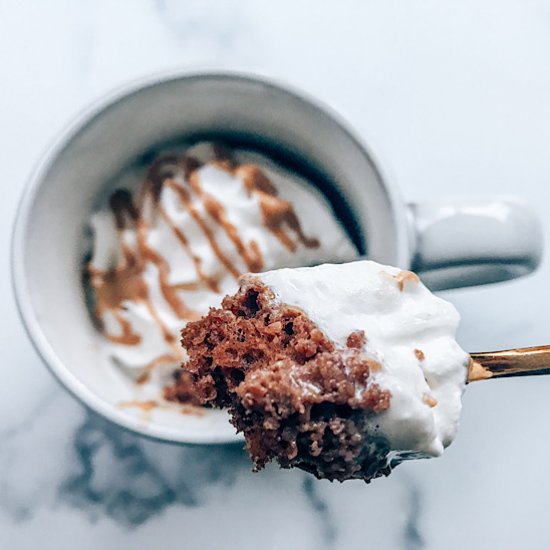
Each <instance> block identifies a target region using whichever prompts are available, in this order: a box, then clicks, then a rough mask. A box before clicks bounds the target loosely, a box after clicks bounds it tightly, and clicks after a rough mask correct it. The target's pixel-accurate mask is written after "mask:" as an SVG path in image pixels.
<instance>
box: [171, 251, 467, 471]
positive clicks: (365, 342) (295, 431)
mask: <svg viewBox="0 0 550 550" xmlns="http://www.w3.org/2000/svg"><path fill="white" fill-rule="evenodd" d="M458 322H459V315H458V313H457V311H456V309H455V308H454V306H452V305H451V304H450V303H448V302H446V301H444V300H442V299H440V298H438V297H436V296H434V295H433V294H432V293H431V292H430V291H429V290H428V289H427V288H426V287H425V286H424V285H423V284H422V283H421V282H420V280H419V278H418V277H417V276H416V275H415V274H414V273H412V272H410V271H401V270H399V269H397V268H394V267H389V266H384V265H380V264H378V263H375V262H371V261H357V262H351V263H347V264H342V265H330V264H327V265H320V266H317V267H311V268H298V269H280V270H276V271H270V272H267V273H262V274H256V275H253V274H249V275H245V276H243V277H242V278H241V280H240V289H239V290H238V292H237V293H236V294H235V295H233V296H228V297H226V298H225V299H224V300H223V305H222V308H221V309H212V310H211V311H210V313H209V314H208V315H207V316H206V317H204V318H203V319H201V320H199V321H196V322H192V323H189V324H188V325H187V326H186V328H185V329H184V330H183V333H182V335H183V339H182V343H183V345H184V347H185V348H186V349H187V352H188V354H189V359H188V361H187V363H185V364H184V368H185V369H186V370H187V372H189V373H191V374H192V376H193V377H194V378H195V380H196V391H197V393H198V395H199V398H200V399H201V401H202V402H203V403H211V404H213V405H216V406H218V407H227V408H228V409H229V411H230V413H231V415H232V422H233V424H234V425H235V427H236V428H237V430H238V431H240V432H243V434H244V436H245V439H246V445H247V448H248V451H249V453H250V455H251V457H252V459H253V461H254V463H255V467H256V469H259V468H261V467H263V466H264V465H265V464H266V463H267V462H268V461H270V460H271V459H274V458H275V459H277V460H278V462H279V463H280V464H281V466H283V467H284V468H289V467H293V466H296V467H298V468H302V469H304V470H306V471H309V472H311V473H313V474H314V475H316V476H317V477H319V478H328V479H331V480H333V479H336V480H340V481H343V480H345V479H351V478H360V479H364V480H366V481H370V480H371V479H373V478H376V477H379V476H382V475H387V474H389V473H390V471H391V470H392V469H393V468H394V467H395V466H396V465H397V464H399V463H400V462H401V461H403V460H406V459H409V458H420V457H434V456H439V455H441V453H442V452H443V450H444V448H445V447H446V446H448V445H449V444H450V443H451V442H452V440H453V438H454V437H455V434H456V431H457V427H458V421H459V416H460V410H461V396H462V392H463V390H464V387H465V383H466V377H467V366H468V363H469V356H468V354H467V353H466V352H465V351H463V350H462V349H461V348H460V347H459V345H458V344H457V342H456V340H455V333H456V329H457V325H458Z"/></svg>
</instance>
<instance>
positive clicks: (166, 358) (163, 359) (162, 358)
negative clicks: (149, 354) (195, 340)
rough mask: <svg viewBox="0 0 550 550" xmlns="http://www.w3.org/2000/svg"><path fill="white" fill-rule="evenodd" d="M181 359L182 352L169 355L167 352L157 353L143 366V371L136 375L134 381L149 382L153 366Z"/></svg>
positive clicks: (138, 382) (176, 361)
mask: <svg viewBox="0 0 550 550" xmlns="http://www.w3.org/2000/svg"><path fill="white" fill-rule="evenodd" d="M182 359H183V354H182V353H178V354H177V355H170V354H169V353H166V354H164V355H159V356H158V357H156V358H155V359H153V360H152V361H150V362H149V363H148V364H147V365H146V366H145V368H144V369H143V373H142V374H141V375H140V376H139V377H138V379H137V380H136V383H137V384H145V383H146V382H149V379H150V378H151V372H152V371H153V370H154V369H155V367H158V366H159V365H163V364H165V363H181V361H182Z"/></svg>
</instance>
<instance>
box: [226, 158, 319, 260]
mask: <svg viewBox="0 0 550 550" xmlns="http://www.w3.org/2000/svg"><path fill="white" fill-rule="evenodd" d="M235 173H236V175H237V176H240V177H241V178H242V179H243V181H244V185H245V187H246V190H247V191H248V192H249V193H252V194H254V195H255V196H256V197H257V199H258V201H259V205H260V209H261V211H262V216H263V221H264V226H265V227H266V228H267V229H268V230H269V231H271V233H273V235H275V237H277V239H279V241H281V243H282V244H283V245H284V246H285V247H286V248H287V249H288V250H290V251H291V252H294V251H295V250H296V242H295V241H293V240H292V238H291V236H290V235H289V234H287V232H286V231H285V227H288V228H289V229H290V230H291V231H293V232H294V233H295V234H296V237H297V238H298V241H299V242H301V243H302V244H303V245H304V246H305V247H306V248H319V246H320V243H319V240H318V239H315V238H310V237H307V236H306V235H305V234H304V232H303V230H302V226H301V224H300V220H299V219H298V216H297V215H296V212H295V211H294V207H293V206H292V203H291V202H289V201H285V200H283V199H281V198H280V197H278V191H277V188H276V187H275V186H274V185H273V184H272V183H271V181H270V180H269V179H268V178H267V176H266V175H265V174H264V173H263V172H262V170H261V169H260V168H259V167H258V166H256V165H254V164H243V165H241V166H239V167H238V168H237V169H236V170H235Z"/></svg>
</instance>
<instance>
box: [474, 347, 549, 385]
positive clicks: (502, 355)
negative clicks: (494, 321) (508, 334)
mask: <svg viewBox="0 0 550 550" xmlns="http://www.w3.org/2000/svg"><path fill="white" fill-rule="evenodd" d="M470 357H471V361H470V365H469V368H468V382H475V381H477V380H485V379H487V378H504V377H505V376H528V375H533V374H550V346H537V347H534V348H517V349H509V350H504V351H489V352H484V353H472V354H470Z"/></svg>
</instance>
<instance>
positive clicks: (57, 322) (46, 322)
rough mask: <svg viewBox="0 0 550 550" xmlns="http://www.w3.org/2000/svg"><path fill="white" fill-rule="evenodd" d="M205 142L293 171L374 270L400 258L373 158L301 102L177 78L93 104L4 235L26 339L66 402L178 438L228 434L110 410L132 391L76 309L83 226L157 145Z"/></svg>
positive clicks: (42, 170) (189, 420)
mask: <svg viewBox="0 0 550 550" xmlns="http://www.w3.org/2000/svg"><path fill="white" fill-rule="evenodd" d="M212 137H218V138H222V139H224V140H226V141H229V142H236V143H245V144H247V145H248V146H250V145H252V146H253V147H256V148H259V149H261V150H264V151H265V152H267V154H268V155H270V156H274V157H276V158H277V159H279V160H280V161H281V162H283V164H285V165H286V166H288V167H290V168H292V169H294V170H296V171H298V172H301V173H302V174H303V175H305V176H306V177H307V178H308V179H309V180H310V181H312V182H313V183H315V184H317V185H318V186H319V187H320V188H321V189H322V190H323V191H324V192H325V194H326V195H327V196H328V197H329V199H330V200H331V202H332V204H333V206H334V208H335V211H336V213H337V215H338V216H339V217H340V218H341V220H342V222H343V223H344V224H345V226H346V227H347V229H348V231H349V233H350V235H351V237H352V238H353V240H354V241H355V243H356V244H357V246H358V247H359V248H360V250H361V251H363V252H365V251H366V252H368V255H369V257H371V258H373V259H376V260H377V261H380V262H384V263H390V264H397V265H403V266H406V265H407V264H408V262H409V257H408V254H409V251H408V245H407V237H406V233H407V231H406V220H405V214H404V211H403V210H402V208H403V206H402V204H401V203H400V201H399V200H398V199H397V198H396V197H395V196H394V195H393V194H392V189H391V188H389V187H388V186H387V184H386V182H387V180H386V178H382V176H381V175H380V170H379V167H378V166H377V165H376V164H375V162H374V161H373V159H372V155H370V154H368V153H367V151H366V150H365V148H364V146H363V145H362V144H360V143H359V141H358V140H357V139H356V138H355V137H354V136H353V134H352V133H351V132H350V131H349V130H348V129H347V128H346V127H345V125H343V124H342V123H341V122H340V121H339V120H338V118H337V117H336V116H334V115H333V114H332V113H330V112H329V111H328V110H327V109H326V108H324V107H319V106H318V105H317V104H316V103H315V102H312V101H311V100H309V99H305V98H304V96H303V95H302V94H297V93H295V92H293V91H289V90H288V89H286V88H282V87H280V86H278V85H275V84H273V83H271V82H267V81H265V80H259V79H257V78H252V77H247V76H241V75H235V74H192V75H189V74H187V75H169V76H166V77H162V78H155V79H154V80H150V81H147V82H139V83H135V84H133V85H131V86H129V87H126V88H125V89H124V90H121V91H118V92H116V93H115V94H113V95H111V96H110V97H107V98H105V99H104V100H102V101H100V102H99V103H98V104H97V105H95V106H94V107H93V108H92V109H91V110H90V111H88V112H87V113H85V114H84V115H83V116H82V117H81V118H80V119H79V120H78V121H76V123H75V124H74V125H73V127H72V128H71V129H70V130H69V131H67V132H66V133H65V134H64V135H63V137H62V138H61V139H60V140H59V141H58V142H57V143H56V144H55V145H54V147H53V148H52V149H51V150H50V151H49V152H48V153H47V155H46V156H45V158H44V160H43V161H42V163H41V164H40V165H39V167H38V169H37V170H36V172H35V174H34V176H33V177H32V179H31V181H30V183H29V185H28V188H27V190H26V192H25V195H24V197H23V200H22V203H21V206H20V211H19V214H18V218H17V223H16V229H15V234H14V247H13V268H14V282H15V289H16V295H17V298H18V303H19V306H20V309H21V312H22V316H23V318H24V321H25V324H26V326H27V329H28V331H29V333H30V336H31V338H32V340H33V342H34V343H35V345H36V346H37V348H38V350H39V352H40V354H41V355H42V357H43V358H44V359H45V361H46V363H47V364H48V365H49V366H50V368H51V370H52V371H53V372H54V374H55V375H56V376H57V377H58V378H59V379H60V380H61V382H62V383H63V384H64V385H65V386H66V387H67V388H68V389H69V390H70V391H71V392H72V393H73V394H75V395H76V396H77V397H78V398H79V399H81V400H82V401H83V402H84V403H85V404H87V405H88V406H90V407H91V408H92V409H94V410H96V411H97V412H99V413H101V414H102V415H104V416H105V417H107V418H109V419H110V420H112V421H114V422H116V423H118V424H120V425H122V426H124V427H126V428H130V429H133V430H135V431H138V432H141V433H143V434H146V435H150V436H153V437H158V438H162V439H166V440H171V441H179V442H192V443H193V442H194V443H219V442H228V441H234V440H235V438H236V436H235V435H234V430H233V428H232V427H231V426H230V425H229V423H228V422H227V417H226V414H225V413H224V412H220V411H208V412H207V414H205V415H203V416H193V415H183V414H181V413H178V412H175V411H174V410H172V409H167V410H163V409H158V410H153V411H152V413H151V414H150V415H148V416H147V417H146V416H144V414H143V412H142V411H140V410H136V409H130V408H121V407H120V406H119V404H120V402H121V401H124V400H127V399H131V398H132V396H133V392H132V387H131V384H133V383H132V382H130V381H129V380H127V379H126V377H124V376H122V375H120V374H119V373H117V370H116V369H113V368H112V365H111V363H110V361H109V359H107V358H106V357H105V356H104V355H102V353H101V343H102V338H101V336H100V335H99V334H98V332H97V330H96V329H95V327H94V325H93V323H92V319H91V316H90V313H89V310H88V308H87V305H86V302H85V297H84V288H83V281H82V273H83V265H84V260H85V257H86V254H87V253H89V243H88V242H87V240H86V235H87V233H88V232H89V230H88V227H87V224H88V222H89V219H90V215H91V213H92V212H93V210H94V208H95V205H96V204H97V203H98V200H99V198H100V197H102V196H104V195H105V194H106V193H109V192H110V191H112V190H113V188H114V184H115V181H116V175H117V174H118V173H120V172H121V171H122V170H124V169H125V168H127V167H128V166H130V165H132V164H134V163H136V162H141V161H143V158H144V155H150V154H151V152H152V151H154V150H155V149H158V148H159V147H161V146H162V144H163V143H167V142H174V141H179V142H182V143H183V142H188V141H196V140H198V139H203V138H207V139H208V138H212ZM351 205H353V208H352V207H351ZM306 215H307V214H306Z"/></svg>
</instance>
